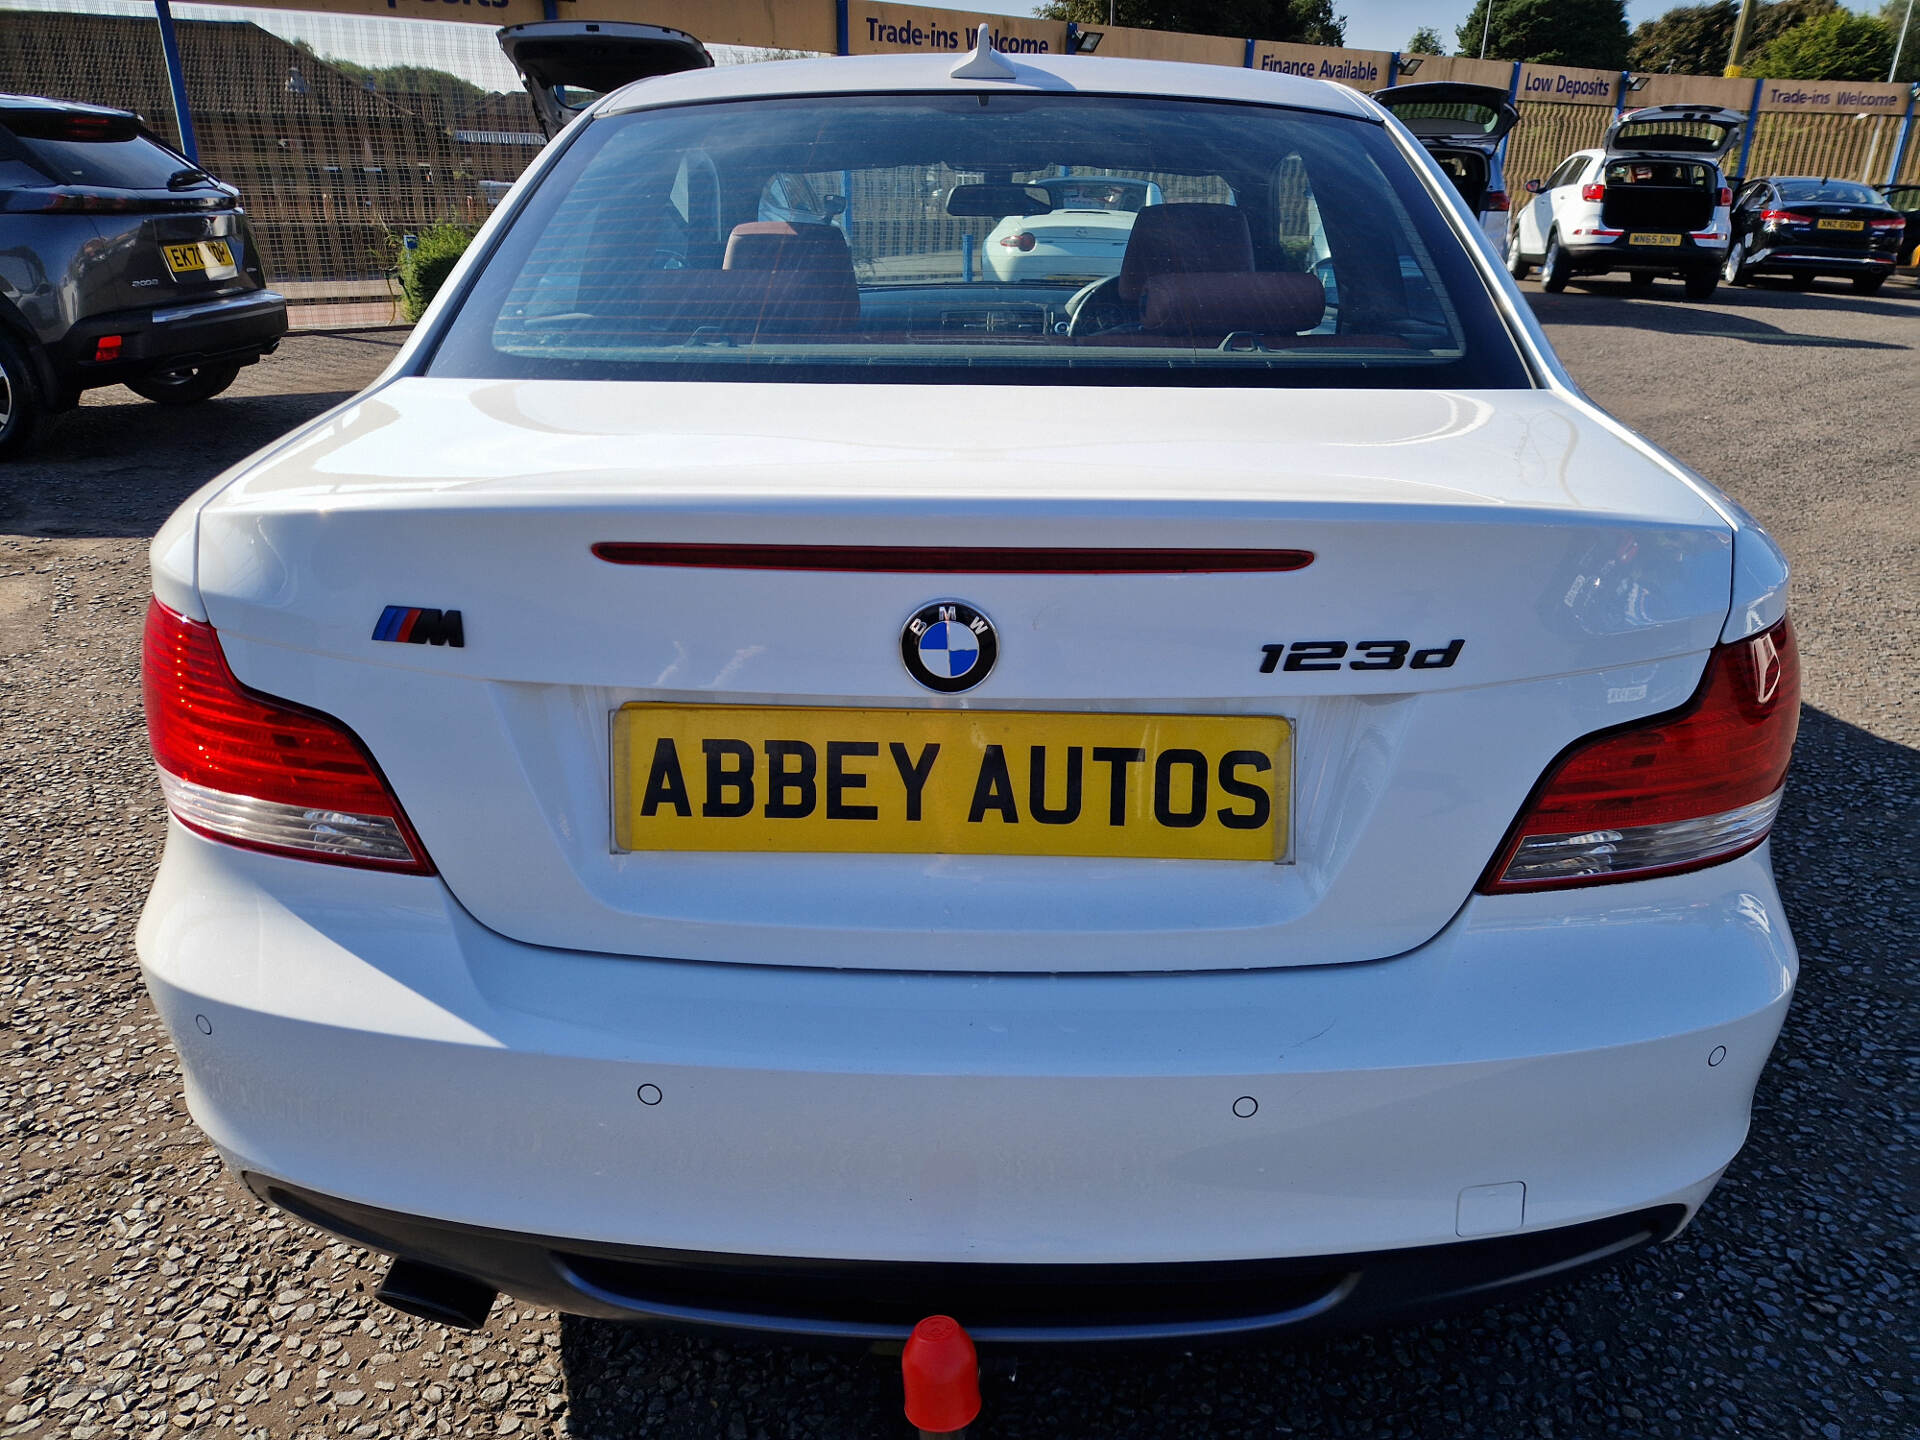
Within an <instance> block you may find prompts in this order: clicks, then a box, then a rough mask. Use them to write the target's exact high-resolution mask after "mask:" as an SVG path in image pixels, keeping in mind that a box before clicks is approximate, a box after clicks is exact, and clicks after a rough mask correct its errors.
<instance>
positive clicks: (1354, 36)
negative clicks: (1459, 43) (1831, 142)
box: [0, 0, 1879, 90]
mask: <svg viewBox="0 0 1920 1440" xmlns="http://www.w3.org/2000/svg"><path fill="white" fill-rule="evenodd" d="M773 3H776V4H778V3H780V0H773ZM1036 3H1037V0H972V3H971V4H968V3H966V0H958V3H955V0H946V6H945V8H948V9H961V8H965V9H969V10H974V11H978V12H981V13H984V14H991V15H1031V14H1032V13H1033V11H1034V6H1035V4H1036ZM1473 3H1474V0H1334V10H1335V12H1336V13H1344V14H1345V15H1346V17H1347V44H1349V45H1351V46H1353V47H1354V48H1356V49H1360V50H1398V49H1401V48H1402V47H1404V46H1405V45H1406V43H1407V41H1408V40H1409V39H1411V38H1412V36H1413V32H1414V31H1415V30H1417V29H1419V28H1420V27H1421V26H1422V25H1431V26H1432V27H1433V28H1434V29H1436V30H1438V31H1439V32H1440V37H1441V39H1442V40H1444V41H1445V42H1446V45H1447V48H1448V49H1449V50H1451V49H1452V48H1453V45H1454V30H1455V29H1456V27H1458V26H1459V24H1460V22H1461V21H1462V20H1464V19H1465V18H1466V16H1467V12H1468V11H1469V10H1471V9H1472V8H1473ZM1495 3H1498V0H1495ZM1676 3H1680V0H1628V3H1627V22H1628V24H1630V25H1637V24H1639V23H1640V22H1641V21H1642V20H1650V19H1652V18H1654V17H1655V16H1657V15H1660V14H1663V13H1665V12H1666V11H1667V10H1670V9H1672V8H1673V6H1674V5H1675V4H1676ZM1850 3H1852V5H1853V8H1854V9H1857V10H1877V9H1878V8H1879V7H1878V4H1877V0H1850ZM7 10H85V11H93V12H96V13H100V12H105V13H108V14H118V15H151V14H152V13H153V6H152V4H151V3H149V0H0V12H4V11H7ZM173 13H174V14H175V15H176V16H178V17H179V18H181V19H186V20H235V19H247V20H252V21H254V22H255V23H256V24H259V25H261V26H263V27H264V28H266V29H268V30H271V31H272V32H273V33H274V34H276V35H279V36H281V37H282V38H284V39H287V40H306V41H308V42H309V43H310V44H312V46H313V47H314V49H316V50H318V51H319V52H320V53H321V54H322V55H333V56H340V57H342V58H345V59H349V60H356V61H359V62H360V63H361V64H363V65H393V64H412V65H432V66H435V67H437V68H439V69H442V70H450V71H452V72H453V73H454V74H456V75H459V76H462V77H463V78H465V79H468V80H471V81H473V82H474V83H475V84H477V85H481V86H484V87H485V88H487V89H489V90H514V89H518V88H519V80H518V78H517V77H516V76H515V75H514V73H513V67H512V66H510V65H508V64H507V61H506V57H505V56H504V55H502V54H501V53H500V47H499V45H498V44H496V43H495V41H494V38H493V27H492V26H489V25H464V24H450V23H448V22H445V21H434V20H404V19H399V18H395V19H366V18H359V17H354V16H345V15H319V14H312V13H302V12H294V11H286V10H251V9H235V8H231V7H228V6H212V5H194V4H191V3H176V4H175V5H174V7H173ZM715 49H716V51H719V52H721V54H720V58H721V60H722V61H723V62H724V61H726V60H728V59H731V58H734V57H733V56H732V55H730V54H728V53H726V47H724V46H716V47H715Z"/></svg>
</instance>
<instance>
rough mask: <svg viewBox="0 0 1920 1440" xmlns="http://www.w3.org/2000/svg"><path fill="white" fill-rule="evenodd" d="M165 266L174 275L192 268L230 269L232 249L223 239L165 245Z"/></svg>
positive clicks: (181, 273)
mask: <svg viewBox="0 0 1920 1440" xmlns="http://www.w3.org/2000/svg"><path fill="white" fill-rule="evenodd" d="M166 254H167V268H168V269H169V270H171V271H173V273H174V274H176V275H184V274H186V273H188V272H189V271H193V270H231V269H233V268H234V264H233V251H231V250H229V249H228V248H227V242H226V241H224V240H196V241H195V242H194V243H193V244H191V245H169V246H167V247H166Z"/></svg>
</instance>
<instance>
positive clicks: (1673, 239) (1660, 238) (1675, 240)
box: [1627, 235, 1680, 245]
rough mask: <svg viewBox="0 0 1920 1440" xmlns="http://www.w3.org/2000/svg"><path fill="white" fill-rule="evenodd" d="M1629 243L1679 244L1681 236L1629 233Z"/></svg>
mask: <svg viewBox="0 0 1920 1440" xmlns="http://www.w3.org/2000/svg"><path fill="white" fill-rule="evenodd" d="M1627 243H1628V244H1629V245H1678V244H1679V243H1680V237H1679V236H1678V235H1629V236H1627Z"/></svg>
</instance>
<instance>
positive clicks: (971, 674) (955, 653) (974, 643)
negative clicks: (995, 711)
mask: <svg viewBox="0 0 1920 1440" xmlns="http://www.w3.org/2000/svg"><path fill="white" fill-rule="evenodd" d="M999 656H1000V640H999V637H998V636H997V635H995V634H994V629H993V622H992V621H991V620H989V619H987V617H986V616H984V615H982V614H981V613H980V612H979V611H978V610H976V609H974V608H973V607H972V606H971V605H963V604H962V603H961V602H960V601H958V600H936V601H935V602H934V603H933V604H931V605H923V606H921V607H920V608H919V609H918V610H916V611H914V612H913V614H912V615H910V616H908V617H907V623H906V625H905V626H903V627H902V628H901V631H900V658H901V659H902V660H903V661H905V662H906V666H907V673H908V674H909V675H911V676H913V678H914V679H916V680H918V681H919V682H920V683H921V684H922V685H924V686H926V687H927V688H928V689H929V690H938V691H939V692H940V693H941V694H943V695H957V694H959V693H960V692H961V691H962V690H971V689H972V688H973V687H974V686H976V685H978V684H979V683H980V682H981V681H982V680H984V679H986V678H987V676H988V675H989V674H990V673H992V670H993V662H994V661H995V660H997V659H998V658H999Z"/></svg>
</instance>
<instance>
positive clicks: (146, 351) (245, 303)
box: [54, 290, 287, 389]
mask: <svg viewBox="0 0 1920 1440" xmlns="http://www.w3.org/2000/svg"><path fill="white" fill-rule="evenodd" d="M286 333H287V302H286V298H285V297H284V296H282V295H280V294H279V293H278V292H276V291H273V290H251V291H247V292H245V293H243V294H239V295H229V296H225V297H223V298H221V299H217V300H202V301H197V302H189V303H182V304H168V305H162V306H158V307H156V308H155V309H152V310H123V311H117V312H115V313H113V314H107V315H92V316H89V317H87V318H86V319H85V320H82V321H80V322H79V323H78V324H77V325H75V326H74V327H73V328H72V329H71V330H69V331H68V332H67V334H66V336H65V338H64V339H62V340H61V341H60V343H59V344H58V345H57V346H55V347H54V365H55V368H56V370H57V371H58V372H59V374H60V377H61V379H62V380H63V381H64V382H66V383H67V384H70V385H74V386H76V387H78V388H82V389H84V388H90V387H92V386H97V385H112V384H115V383H117V382H118V381H119V380H121V379H122V378H124V377H126V376H129V375H140V374H145V373H146V372H148V371H151V370H155V369H159V368H162V367H164V366H168V365H183V364H196V363H209V362H215V361H220V362H228V363H232V362H238V363H240V364H248V363H251V362H252V361H255V360H257V359H259V358H260V357H261V356H262V355H264V354H269V353H271V352H272V350H273V348H274V347H275V346H276V345H278V344H279V343H280V337H281V336H282V335H285V334H286ZM109 335H118V336H119V337H120V346H119V350H118V354H117V356H116V358H114V359H112V360H105V361H101V360H95V359H94V358H93V357H94V355H95V354H96V352H97V350H98V347H99V342H100V340H101V338H102V337H103V336H109Z"/></svg>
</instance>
